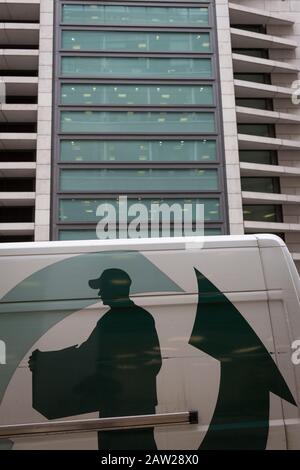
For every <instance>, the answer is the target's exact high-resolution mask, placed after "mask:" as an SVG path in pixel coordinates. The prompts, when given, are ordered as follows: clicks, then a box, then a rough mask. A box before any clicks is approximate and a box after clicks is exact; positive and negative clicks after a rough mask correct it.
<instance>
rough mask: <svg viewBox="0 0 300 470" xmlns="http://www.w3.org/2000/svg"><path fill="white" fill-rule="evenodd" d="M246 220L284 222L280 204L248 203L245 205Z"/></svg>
mask: <svg viewBox="0 0 300 470" xmlns="http://www.w3.org/2000/svg"><path fill="white" fill-rule="evenodd" d="M243 213H244V220H251V221H256V222H282V218H281V214H280V210H279V206H274V205H266V204H261V205H260V204H252V205H251V204H247V205H244V206H243Z"/></svg>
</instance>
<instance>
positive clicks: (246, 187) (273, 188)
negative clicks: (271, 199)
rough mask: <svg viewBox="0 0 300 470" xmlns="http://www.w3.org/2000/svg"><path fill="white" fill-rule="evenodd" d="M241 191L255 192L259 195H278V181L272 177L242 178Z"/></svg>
mask: <svg viewBox="0 0 300 470" xmlns="http://www.w3.org/2000/svg"><path fill="white" fill-rule="evenodd" d="M242 191H255V192H259V193H278V192H279V180H278V178H272V177H253V176H249V177H248V176H247V177H246V176H243V177H242Z"/></svg>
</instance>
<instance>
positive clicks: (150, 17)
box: [62, 4, 208, 26]
mask: <svg viewBox="0 0 300 470" xmlns="http://www.w3.org/2000/svg"><path fill="white" fill-rule="evenodd" d="M62 21H63V23H64V24H80V25H102V24H104V25H105V24H108V25H119V24H120V25H134V26H137V25H150V26H151V25H159V26H163V25H167V26H177V25H178V26H187V25H189V26H208V8H207V7H197V8H185V7H181V8H177V7H153V6H149V7H148V6H126V5H95V4H92V5H75V4H74V5H63V14H62Z"/></svg>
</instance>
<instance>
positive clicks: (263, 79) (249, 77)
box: [234, 73, 271, 84]
mask: <svg viewBox="0 0 300 470" xmlns="http://www.w3.org/2000/svg"><path fill="white" fill-rule="evenodd" d="M234 78H236V79H237V80H245V81H246V82H256V83H266V84H270V83H271V75H270V74H268V73H235V74H234Z"/></svg>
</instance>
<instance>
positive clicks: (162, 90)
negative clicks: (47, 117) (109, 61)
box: [61, 83, 213, 106]
mask: <svg viewBox="0 0 300 470" xmlns="http://www.w3.org/2000/svg"><path fill="white" fill-rule="evenodd" d="M61 102H62V104H65V105H68V104H80V105H101V104H102V105H103V104H113V105H115V104H116V105H125V106H128V105H170V106H171V105H212V104H213V89H212V86H211V85H199V86H184V85H173V86H172V85H138V84H136V85H122V84H121V85H119V84H116V85H103V84H82V85H78V84H76V83H73V84H67V85H62V88H61Z"/></svg>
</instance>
